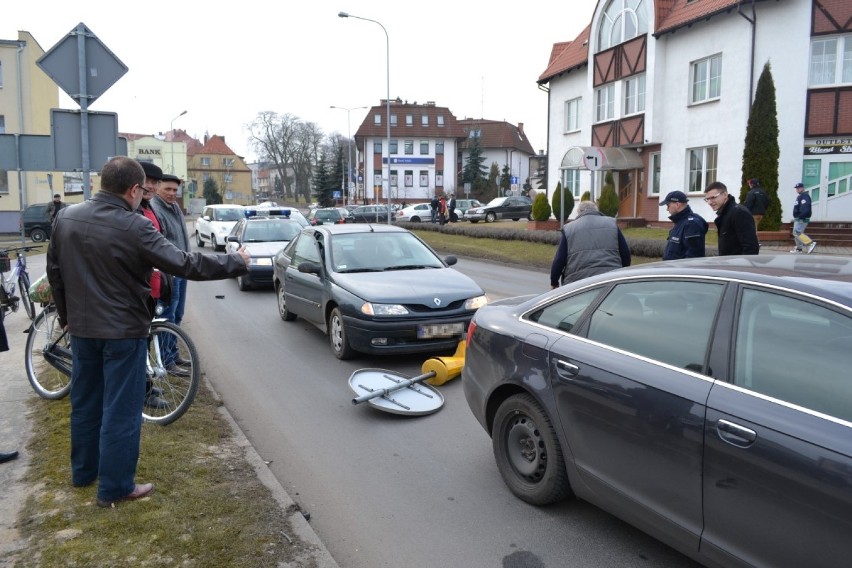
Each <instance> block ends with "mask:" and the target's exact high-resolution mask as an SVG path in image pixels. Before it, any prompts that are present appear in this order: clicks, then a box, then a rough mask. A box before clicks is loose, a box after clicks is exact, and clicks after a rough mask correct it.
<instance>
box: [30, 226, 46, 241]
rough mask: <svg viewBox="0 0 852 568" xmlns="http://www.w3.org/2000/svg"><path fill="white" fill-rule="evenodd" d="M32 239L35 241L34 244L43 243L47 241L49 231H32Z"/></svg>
mask: <svg viewBox="0 0 852 568" xmlns="http://www.w3.org/2000/svg"><path fill="white" fill-rule="evenodd" d="M30 238H31V239H32V240H33V242H34V243H43V242H44V241H46V240H47V231H45V230H44V229H38V228H36V229H33V230H32V231H30Z"/></svg>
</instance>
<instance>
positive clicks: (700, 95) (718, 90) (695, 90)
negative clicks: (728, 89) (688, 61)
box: [689, 55, 722, 104]
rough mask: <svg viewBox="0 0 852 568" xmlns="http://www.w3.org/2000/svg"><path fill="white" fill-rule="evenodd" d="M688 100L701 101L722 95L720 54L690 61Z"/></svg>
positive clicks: (714, 98)
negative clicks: (690, 78) (689, 92)
mask: <svg viewBox="0 0 852 568" xmlns="http://www.w3.org/2000/svg"><path fill="white" fill-rule="evenodd" d="M690 76H691V77H692V80H691V83H690V86H689V88H690V91H691V95H690V101H691V102H692V103H693V104H695V103H703V102H705V101H712V100H716V99H718V98H719V97H720V96H721V95H722V56H721V55H713V56H711V57H707V58H705V59H700V60H698V61H695V62H693V63H692V73H690Z"/></svg>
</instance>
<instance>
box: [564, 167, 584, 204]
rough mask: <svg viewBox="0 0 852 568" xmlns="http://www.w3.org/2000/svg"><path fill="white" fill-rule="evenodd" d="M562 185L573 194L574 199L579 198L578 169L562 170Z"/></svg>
mask: <svg viewBox="0 0 852 568" xmlns="http://www.w3.org/2000/svg"><path fill="white" fill-rule="evenodd" d="M562 185H563V186H564V187H565V191H567V192H569V193H570V194H571V195H573V196H574V200H575V201H578V200H579V199H580V197H581V196H580V170H562Z"/></svg>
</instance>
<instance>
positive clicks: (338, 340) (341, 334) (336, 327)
mask: <svg viewBox="0 0 852 568" xmlns="http://www.w3.org/2000/svg"><path fill="white" fill-rule="evenodd" d="M328 339H329V342H330V343H331V351H332V353H334V356H335V357H337V358H338V359H351V358H352V356H353V355H354V354H355V350H354V349H352V347H350V346H349V339H348V338H347V337H346V328H345V327H344V326H343V316H342V315H341V314H340V308H334V309H333V310H331V315H330V316H328Z"/></svg>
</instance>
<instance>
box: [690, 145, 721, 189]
mask: <svg viewBox="0 0 852 568" xmlns="http://www.w3.org/2000/svg"><path fill="white" fill-rule="evenodd" d="M718 172H719V147H718V146H703V147H699V148H688V149H687V150H686V192H687V193H704V189H705V188H706V187H707V186H708V185H710V184H711V183H713V182H714V181H716V180H717V179H718V178H717V177H716V176H717V175H718Z"/></svg>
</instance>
